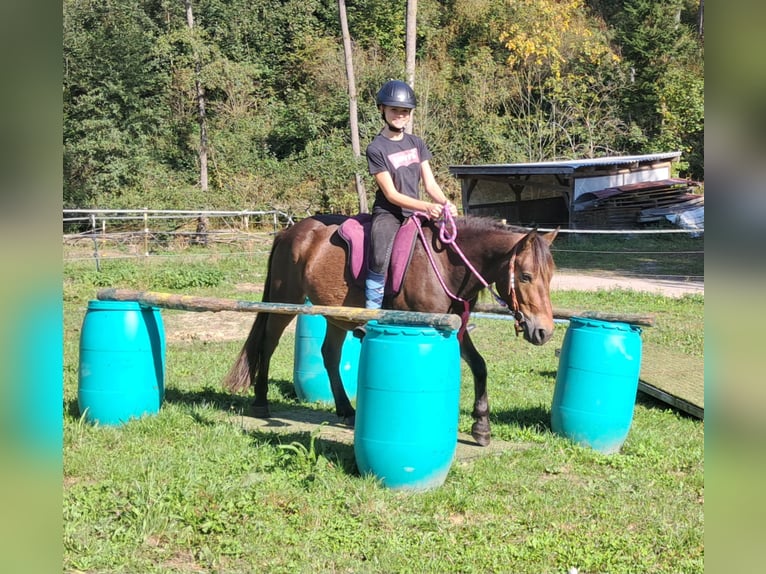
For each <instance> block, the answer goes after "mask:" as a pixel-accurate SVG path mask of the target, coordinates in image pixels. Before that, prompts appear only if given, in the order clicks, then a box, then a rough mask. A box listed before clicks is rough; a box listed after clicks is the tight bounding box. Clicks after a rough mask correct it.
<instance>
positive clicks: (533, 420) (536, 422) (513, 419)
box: [490, 406, 551, 431]
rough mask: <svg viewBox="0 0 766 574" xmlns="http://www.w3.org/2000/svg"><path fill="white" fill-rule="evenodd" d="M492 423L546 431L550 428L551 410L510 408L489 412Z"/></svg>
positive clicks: (542, 408)
mask: <svg viewBox="0 0 766 574" xmlns="http://www.w3.org/2000/svg"><path fill="white" fill-rule="evenodd" d="M490 418H491V421H492V422H493V423H500V424H504V425H511V426H517V427H520V428H524V429H526V428H529V429H534V430H537V431H546V430H550V428H551V409H550V408H544V407H541V406H539V407H524V408H518V409H516V408H511V409H506V410H502V411H492V410H490Z"/></svg>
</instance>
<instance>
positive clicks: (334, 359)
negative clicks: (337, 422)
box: [322, 321, 356, 426]
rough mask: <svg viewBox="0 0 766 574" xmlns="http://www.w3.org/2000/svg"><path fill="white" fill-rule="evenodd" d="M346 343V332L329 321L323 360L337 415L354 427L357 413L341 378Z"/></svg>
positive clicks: (323, 346)
mask: <svg viewBox="0 0 766 574" xmlns="http://www.w3.org/2000/svg"><path fill="white" fill-rule="evenodd" d="M345 341H346V331H345V329H341V328H340V327H338V326H337V325H334V324H332V323H330V322H329V321H328V323H327V333H326V334H325V338H324V342H323V343H322V359H323V360H324V367H325V369H326V370H327V376H328V377H329V379H330V390H331V391H332V396H333V398H334V399H335V413H336V414H337V415H338V416H339V417H340V418H342V419H343V422H345V423H346V424H348V425H350V426H353V425H354V419H355V417H356V412H355V411H354V407H352V406H351V401H349V400H348V395H347V394H346V389H345V388H344V387H343V380H342V379H341V377H340V358H341V352H342V351H343V343H344V342H345Z"/></svg>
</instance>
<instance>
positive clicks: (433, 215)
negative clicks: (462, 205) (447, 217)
mask: <svg viewBox="0 0 766 574" xmlns="http://www.w3.org/2000/svg"><path fill="white" fill-rule="evenodd" d="M442 209H443V207H442V206H441V205H439V204H438V203H429V204H428V211H427V213H428V217H429V219H439V217H440V216H441V214H442Z"/></svg>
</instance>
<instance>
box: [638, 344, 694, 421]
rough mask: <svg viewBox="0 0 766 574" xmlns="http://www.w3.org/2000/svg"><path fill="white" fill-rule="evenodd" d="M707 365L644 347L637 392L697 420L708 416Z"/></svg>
mask: <svg viewBox="0 0 766 574" xmlns="http://www.w3.org/2000/svg"><path fill="white" fill-rule="evenodd" d="M704 371H705V363H704V359H703V358H702V357H692V356H689V355H684V354H682V353H676V352H673V351H669V350H668V349H664V348H662V347H660V346H656V345H647V344H644V346H643V349H642V359H641V374H640V375H639V383H638V389H639V390H640V391H642V392H644V393H646V394H648V395H650V396H652V397H654V398H656V399H658V400H660V401H663V402H665V403H667V404H669V405H671V406H672V407H674V408H677V409H679V410H681V411H684V412H685V413H688V414H690V415H692V416H695V417H697V418H700V419H702V418H704V414H705V372H704Z"/></svg>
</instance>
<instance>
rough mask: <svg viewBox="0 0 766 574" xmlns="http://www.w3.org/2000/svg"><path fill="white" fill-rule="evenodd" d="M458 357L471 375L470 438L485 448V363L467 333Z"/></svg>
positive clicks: (487, 412)
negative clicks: (471, 417) (472, 420)
mask: <svg viewBox="0 0 766 574" xmlns="http://www.w3.org/2000/svg"><path fill="white" fill-rule="evenodd" d="M460 356H461V357H462V358H463V360H465V362H466V363H468V367H469V368H470V369H471V374H473V389H474V401H473V413H472V415H473V418H474V423H473V425H472V426H471V436H472V437H473V438H474V440H475V441H476V442H477V443H478V444H479V445H480V446H487V445H488V444H489V442H490V431H489V400H488V398H487V363H486V361H485V360H484V358H483V357H482V356H481V355H480V354H479V352H478V351H477V350H476V347H475V346H474V344H473V341H471V337H470V335H469V334H468V333H464V334H463V342H462V343H461V344H460Z"/></svg>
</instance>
